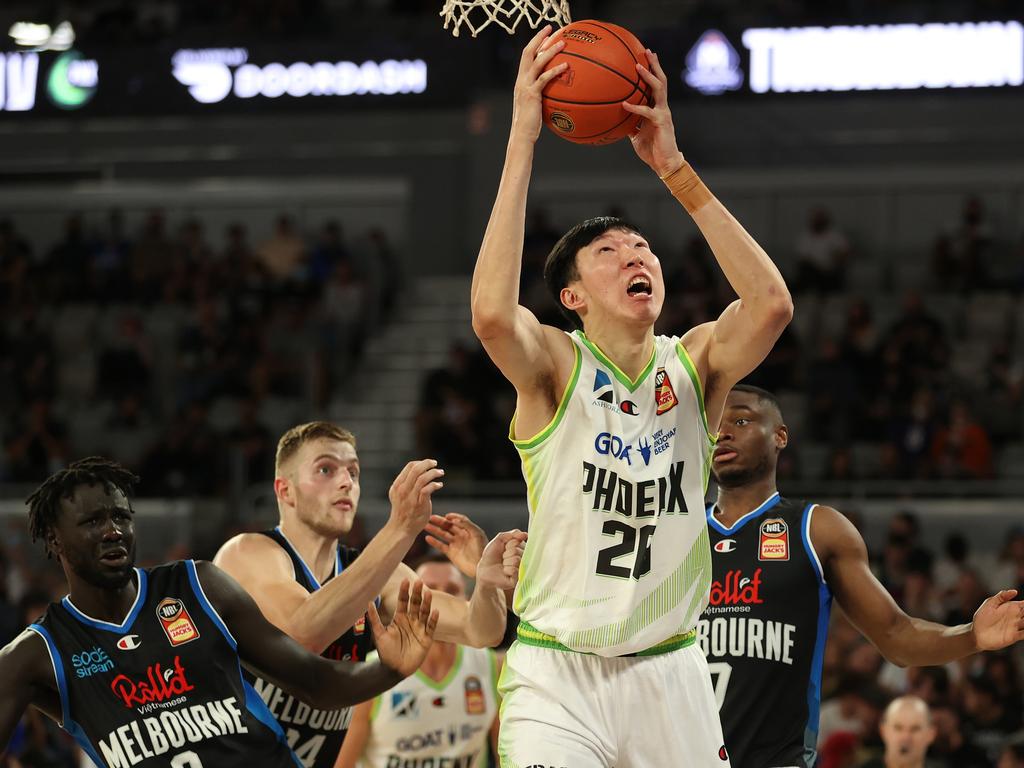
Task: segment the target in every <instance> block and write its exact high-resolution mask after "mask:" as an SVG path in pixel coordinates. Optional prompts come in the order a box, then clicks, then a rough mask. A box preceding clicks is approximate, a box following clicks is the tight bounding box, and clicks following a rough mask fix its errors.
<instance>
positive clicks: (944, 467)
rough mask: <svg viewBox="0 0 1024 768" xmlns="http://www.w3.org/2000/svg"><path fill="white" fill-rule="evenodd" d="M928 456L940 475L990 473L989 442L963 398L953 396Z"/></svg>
mask: <svg viewBox="0 0 1024 768" xmlns="http://www.w3.org/2000/svg"><path fill="white" fill-rule="evenodd" d="M931 459H932V462H933V466H934V470H935V473H936V474H938V475H939V476H940V477H952V478H966V479H970V480H984V479H987V478H990V477H992V475H993V467H992V442H991V441H990V440H989V437H988V434H987V433H986V432H985V430H984V428H983V427H982V426H981V425H980V424H978V422H977V420H976V419H975V418H974V415H973V414H972V413H971V409H970V406H968V404H967V402H966V401H965V400H955V401H954V402H953V404H952V405H951V406H950V408H949V416H948V419H947V420H946V423H945V424H944V425H942V426H941V427H939V429H938V430H937V431H936V432H935V436H934V437H933V438H932V444H931Z"/></svg>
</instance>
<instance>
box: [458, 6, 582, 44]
mask: <svg viewBox="0 0 1024 768" xmlns="http://www.w3.org/2000/svg"><path fill="white" fill-rule="evenodd" d="M441 16H443V17H444V28H445V29H448V25H449V24H451V25H452V34H453V35H455V37H458V36H459V28H460V27H462V25H463V24H465V25H466V28H467V29H468V30H469V31H470V34H472V35H473V37H476V36H477V33H478V32H479V31H480V30H482V29H484V28H486V27H487V25H488V24H497V25H498V26H499V27H501V28H502V29H504V30H505V31H506V32H508V33H509V34H510V35H511V34H513V33H514V32H515V31H516V27H517V26H519V22H520V21H522V20H523V19H526V22H527V23H528V24H529V25H530V26H531V27H533V28H534V29H536V28H537V27H539V26H540V25H541V22H545V21H550V22H552V23H554V24H556V25H558V26H560V27H561V26H564V25H566V24H568V23H569V22H570V21H572V18H571V17H570V16H569V0H445V3H444V8H442V9H441ZM474 19H475V21H474Z"/></svg>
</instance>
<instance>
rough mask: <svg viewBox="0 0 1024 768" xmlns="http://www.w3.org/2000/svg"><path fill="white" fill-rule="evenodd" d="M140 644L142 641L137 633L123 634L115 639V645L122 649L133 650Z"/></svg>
mask: <svg viewBox="0 0 1024 768" xmlns="http://www.w3.org/2000/svg"><path fill="white" fill-rule="evenodd" d="M140 645H142V641H141V640H140V639H139V636H138V635H125V636H124V637H122V638H121V639H120V640H118V641H117V647H118V648H120V649H121V650H122V651H134V650H135V649H136V648H138V647H139V646H140Z"/></svg>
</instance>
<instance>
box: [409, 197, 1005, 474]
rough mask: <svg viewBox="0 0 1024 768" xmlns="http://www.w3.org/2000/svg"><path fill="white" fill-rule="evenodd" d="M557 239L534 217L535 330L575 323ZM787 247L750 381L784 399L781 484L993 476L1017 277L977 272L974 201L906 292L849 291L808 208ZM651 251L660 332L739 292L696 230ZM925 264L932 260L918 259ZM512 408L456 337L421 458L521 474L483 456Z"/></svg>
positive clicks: (835, 229) (531, 277) (530, 250)
mask: <svg viewBox="0 0 1024 768" xmlns="http://www.w3.org/2000/svg"><path fill="white" fill-rule="evenodd" d="M609 213H613V214H614V213H621V211H615V210H612V211H609ZM626 218H627V220H628V216H627V217H626ZM560 234H561V232H560V231H559V230H558V229H557V228H556V227H555V226H554V225H553V224H552V222H551V220H550V217H549V215H548V214H547V212H545V211H544V210H543V209H538V210H535V211H532V212H531V213H530V216H529V220H528V226H527V233H526V238H525V244H524V254H523V279H522V291H521V300H522V302H523V303H524V304H525V305H526V306H528V307H530V308H531V309H532V310H533V311H534V313H535V314H537V316H538V317H539V318H540V319H541V321H542V322H546V323H550V324H553V325H556V326H561V327H568V325H567V322H566V320H565V318H564V317H562V316H561V314H560V312H559V310H558V308H557V306H556V304H555V300H554V298H553V297H552V296H551V295H550V294H549V291H548V289H547V288H546V286H545V285H544V282H543V276H542V272H543V265H544V259H545V257H546V256H547V254H548V252H549V251H550V249H551V247H552V246H553V245H554V243H555V242H556V241H557V239H558V237H559V236H560ZM792 242H793V246H792V251H791V253H789V254H781V257H780V255H779V254H775V255H776V258H777V260H778V261H779V262H780V267H781V268H782V269H783V273H784V274H785V276H786V277H787V280H788V281H789V284H790V286H791V289H792V290H793V292H794V296H795V304H796V316H795V318H794V321H793V323H792V324H791V325H790V326H789V327H788V328H787V329H786V330H785V331H784V332H783V334H782V337H781V338H780V339H779V340H778V342H777V343H776V344H775V347H774V349H773V350H772V352H771V353H770V354H769V356H768V358H767V359H766V360H765V361H764V362H763V363H762V364H761V365H760V366H759V367H758V369H757V370H756V371H755V372H754V373H753V374H751V376H750V377H749V379H748V381H749V382H750V383H754V384H757V385H760V386H762V387H765V388H766V389H769V390H771V391H773V392H775V393H776V394H778V395H780V396H781V397H782V398H783V405H784V411H785V413H784V416H785V418H786V419H787V422H788V424H789V426H790V435H791V438H792V439H791V444H790V447H789V448H788V449H787V451H786V452H785V453H784V454H783V457H782V460H781V461H780V467H779V472H780V476H781V477H782V478H783V479H791V478H813V479H825V480H830V481H835V482H836V483H845V482H853V481H857V480H864V479H872V480H907V479H911V480H930V479H955V480H987V479H992V478H995V477H998V476H999V467H1000V465H999V458H1000V455H1001V453H1002V451H1003V450H1004V449H1005V448H1006V446H1008V445H1012V444H1016V443H1018V442H1019V441H1020V440H1021V438H1022V436H1024V435H1022V430H1024V418H1022V413H1024V299H1022V298H1021V289H1022V288H1024V283H1022V282H1021V280H1020V279H1014V280H1010V281H1004V282H1001V283H1000V282H996V280H995V278H994V277H993V276H988V277H986V276H985V275H984V274H980V273H979V271H978V270H977V269H976V267H977V265H979V264H982V263H985V264H990V263H991V262H992V252H993V250H994V249H995V247H996V245H995V243H994V241H993V236H992V234H991V225H990V224H989V222H988V221H987V220H986V218H985V215H984V210H983V208H982V207H981V204H980V203H979V202H978V200H976V199H973V198H972V199H970V200H967V201H966V203H965V205H964V214H963V218H962V221H961V222H959V223H958V224H957V226H955V227H954V228H953V229H951V230H950V231H949V232H944V233H941V234H940V235H939V236H938V237H937V240H936V242H937V245H936V246H935V250H936V253H942V254H944V259H943V260H940V259H938V258H936V259H935V260H934V262H933V263H932V264H931V269H932V272H931V274H930V275H925V276H924V278H923V281H922V282H921V284H920V285H916V286H913V287H906V286H899V285H898V284H897V285H894V284H889V285H885V284H883V283H882V282H881V281H884V280H885V279H886V278H885V277H884V273H885V269H879V270H877V272H878V273H879V275H880V276H879V277H878V278H877V279H878V280H879V282H878V283H877V284H874V285H859V286H857V285H853V286H851V285H850V282H851V280H850V277H849V274H848V273H849V266H850V262H851V260H852V259H853V258H854V255H853V247H852V245H851V242H850V239H849V238H848V237H847V236H846V235H845V234H844V233H843V231H842V229H841V227H840V226H839V225H838V224H836V223H835V222H834V221H833V219H832V216H831V215H830V213H829V212H828V211H827V210H826V209H823V208H815V209H814V210H812V211H811V213H810V216H809V217H808V225H807V228H806V230H805V231H804V232H802V233H798V234H795V235H794V236H793V238H792ZM949 243H955V245H954V246H948V244H949ZM655 247H656V251H657V252H658V253H659V256H660V259H661V264H662V269H663V272H664V275H665V284H666V298H665V305H664V309H663V312H662V317H661V321H660V323H659V326H658V329H657V330H658V331H659V332H661V333H668V334H672V333H681V332H683V331H684V330H685V329H687V328H691V327H693V326H695V325H698V324H700V323H703V322H707V321H709V320H713V319H715V318H716V317H717V316H718V315H719V314H720V312H721V311H722V309H724V308H725V307H726V306H727V305H728V304H729V302H731V301H732V300H733V299H734V298H735V295H734V294H733V293H732V291H731V289H730V288H729V286H728V285H727V283H726V282H725V280H724V277H723V276H722V274H721V270H720V269H719V268H718V267H717V265H716V264H715V262H714V257H713V255H712V254H711V252H710V250H709V249H708V247H707V245H706V244H705V243H704V241H703V239H702V238H700V237H699V236H698V237H694V238H693V239H692V240H691V241H689V242H688V243H687V244H686V245H685V247H684V248H682V249H681V252H678V251H673V250H671V249H670V250H668V251H666V250H665V248H664V247H662V246H658V244H657V242H655ZM856 258H857V259H859V260H861V261H864V260H868V259H872V258H874V259H879V258H880V257H879V256H878V255H875V254H857V255H856ZM918 258H920V259H921V261H922V262H923V263H924V264H925V265H926V266H927V254H921V255H919V256H918ZM1022 263H1024V262H1022ZM1020 277H1021V278H1024V272H1021V275H1020ZM439 382H443V383H445V384H446V386H445V387H440V388H439V384H438V383H439ZM437 403H443V404H444V408H443V409H442V410H443V411H444V412H443V413H438V412H437V411H436V410H435V408H434V406H435V404H437ZM513 408H514V397H513V393H512V392H511V389H510V388H509V386H508V385H507V383H505V382H504V381H503V380H502V379H501V378H500V377H498V378H495V377H494V376H493V366H489V364H488V363H487V361H486V356H485V355H484V354H483V351H482V350H481V349H480V347H479V345H476V344H473V345H469V346H467V345H465V344H462V343H460V344H459V345H458V347H457V348H455V349H453V351H452V361H451V363H449V365H448V366H447V367H446V368H444V369H441V370H438V371H434V372H432V373H431V374H430V375H429V376H428V377H427V379H426V383H425V385H424V389H423V397H422V401H421V409H420V416H419V426H420V429H419V432H418V435H419V445H420V449H421V451H425V452H427V453H430V454H431V455H433V453H439V454H441V455H444V456H445V457H446V466H448V467H463V468H464V469H466V470H467V471H469V472H470V473H471V474H473V475H474V476H475V477H477V478H478V479H489V478H494V477H507V476H508V472H510V471H511V473H512V475H513V476H514V475H515V474H516V473H517V472H518V469H517V468H515V467H513V468H512V469H511V470H510V469H509V467H508V465H507V461H506V460H505V459H506V457H505V456H504V454H502V456H501V457H495V455H494V454H496V453H498V452H500V451H501V450H502V448H503V446H501V445H500V444H497V445H498V447H497V448H489V446H495V445H496V444H495V443H494V442H493V439H492V438H493V437H494V436H495V435H499V433H502V434H503V433H504V431H505V430H507V428H508V423H509V418H510V417H511V415H512V409H513Z"/></svg>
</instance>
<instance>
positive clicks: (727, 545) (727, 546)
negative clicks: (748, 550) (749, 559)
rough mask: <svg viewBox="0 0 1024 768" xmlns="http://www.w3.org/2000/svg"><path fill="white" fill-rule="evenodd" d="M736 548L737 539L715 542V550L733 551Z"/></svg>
mask: <svg viewBox="0 0 1024 768" xmlns="http://www.w3.org/2000/svg"><path fill="white" fill-rule="evenodd" d="M735 549H736V539H722V540H721V541H716V542H715V552H732V551H733V550H735Z"/></svg>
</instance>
